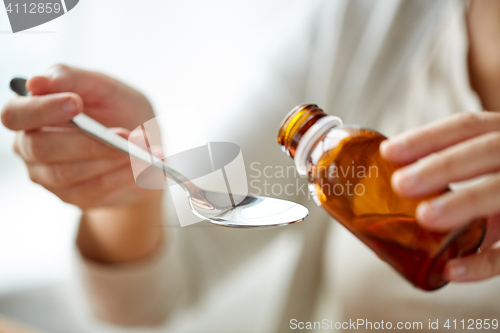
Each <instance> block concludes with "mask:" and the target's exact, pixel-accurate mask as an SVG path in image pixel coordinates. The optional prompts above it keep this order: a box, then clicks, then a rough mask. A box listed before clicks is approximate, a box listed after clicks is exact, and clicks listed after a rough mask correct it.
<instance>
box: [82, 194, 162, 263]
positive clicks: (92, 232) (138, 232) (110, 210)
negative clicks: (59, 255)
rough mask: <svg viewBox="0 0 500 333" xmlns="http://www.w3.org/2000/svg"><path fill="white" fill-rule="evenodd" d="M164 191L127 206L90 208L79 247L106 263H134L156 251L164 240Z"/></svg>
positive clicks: (85, 217) (84, 253) (85, 216)
mask: <svg viewBox="0 0 500 333" xmlns="http://www.w3.org/2000/svg"><path fill="white" fill-rule="evenodd" d="M162 219H163V213H162V191H154V192H153V193H151V195H148V198H147V199H145V200H142V201H140V202H134V203H129V204H127V205H119V206H109V207H99V208H92V209H87V210H85V211H84V212H83V214H82V219H81V223H80V228H79V231H78V236H77V246H78V248H79V250H80V251H81V253H82V255H83V256H85V257H86V258H88V259H90V260H93V261H96V262H102V263H107V264H117V263H126V262H133V261H138V260H142V259H145V258H147V257H149V256H151V255H152V254H154V253H155V252H156V250H157V249H158V248H159V247H160V244H161V243H162V242H163V234H164V229H163V227H162Z"/></svg>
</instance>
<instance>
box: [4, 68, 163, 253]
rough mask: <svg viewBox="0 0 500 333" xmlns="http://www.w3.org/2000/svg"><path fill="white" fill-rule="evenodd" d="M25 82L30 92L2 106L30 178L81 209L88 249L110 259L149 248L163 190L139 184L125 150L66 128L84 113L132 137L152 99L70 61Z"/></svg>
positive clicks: (146, 116)
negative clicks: (14, 134)
mask: <svg viewBox="0 0 500 333" xmlns="http://www.w3.org/2000/svg"><path fill="white" fill-rule="evenodd" d="M27 88H28V90H29V91H31V93H32V95H31V96H27V97H20V96H17V97H14V98H13V99H11V100H10V101H9V102H7V103H6V104H5V105H4V107H3V110H2V122H3V124H4V125H5V126H6V127H8V128H9V129H11V130H14V131H16V140H15V143H14V150H15V151H16V153H17V154H18V155H20V156H21V158H22V159H23V160H24V162H25V163H26V165H27V168H28V171H29V175H30V178H31V179H32V180H33V181H34V182H36V183H38V184H40V185H42V186H43V187H45V188H46V189H48V190H49V191H51V192H53V193H54V194H55V195H57V196H58V197H59V198H60V199H61V200H63V201H65V202H67V203H71V204H74V205H76V206H78V207H80V208H81V209H82V210H83V212H84V216H83V217H84V218H83V222H84V223H83V224H82V228H81V232H80V236H82V235H83V236H82V237H83V238H82V237H81V238H80V239H79V244H80V245H81V248H82V249H83V251H84V252H86V254H87V255H88V256H89V257H91V258H92V259H95V260H99V261H104V262H120V261H127V260H133V259H136V258H138V257H141V256H143V255H144V254H145V253H148V251H151V249H152V248H153V247H154V246H155V245H156V244H157V243H158V237H159V234H160V232H158V228H151V227H149V225H151V224H152V225H160V224H161V216H160V215H161V214H160V206H161V204H160V202H161V200H160V199H161V191H153V190H145V189H142V188H140V187H138V186H137V185H136V184H135V181H134V177H133V174H132V170H131V165H130V158H129V157H128V156H127V155H126V154H123V153H122V152H119V151H116V150H114V149H113V148H110V147H108V146H106V145H104V144H102V143H100V142H98V141H96V140H94V139H92V138H90V137H88V136H86V135H84V134H82V133H79V132H77V131H76V130H75V129H73V128H71V127H68V126H67V122H68V121H69V120H70V119H71V118H73V117H74V116H75V115H77V114H78V113H80V112H84V113H85V114H87V115H89V116H90V117H92V118H94V119H95V120H97V121H99V122H101V123H102V124H104V125H106V126H108V127H114V131H115V132H116V133H118V134H120V135H122V136H123V137H128V135H129V133H130V131H131V130H133V129H134V128H136V127H137V126H139V125H141V124H142V123H144V122H145V121H147V120H149V119H151V118H153V117H154V113H153V109H152V108H151V105H150V103H149V102H148V100H147V99H146V98H145V97H144V96H143V95H142V94H141V93H139V92H138V91H136V90H134V89H132V88H130V87H129V86H127V85H125V84H123V83H121V82H119V81H117V80H114V79H112V78H110V77H108V76H105V75H103V74H100V73H96V72H89V71H84V70H80V69H77V68H72V67H68V66H64V65H56V66H53V67H51V68H49V70H48V71H47V72H46V73H45V74H44V75H43V76H36V77H33V78H31V79H30V80H29V81H28V82H27ZM153 229H155V231H153ZM153 232H154V234H153Z"/></svg>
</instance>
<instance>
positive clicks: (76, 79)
mask: <svg viewBox="0 0 500 333" xmlns="http://www.w3.org/2000/svg"><path fill="white" fill-rule="evenodd" d="M119 85H120V83H119V82H118V81H117V80H115V79H112V78H110V77H109V76H106V75H104V74H101V73H97V72H92V71H86V70H82V69H79V68H75V67H70V66H66V65H54V66H52V67H49V68H48V69H47V70H46V71H45V73H44V74H43V75H41V76H35V77H32V78H31V79H29V80H28V82H27V83H26V87H27V88H28V90H29V91H31V93H32V94H33V95H46V94H53V93H59V92H74V93H76V94H78V95H80V96H81V97H82V98H83V100H84V101H85V102H90V103H92V102H102V101H103V99H108V98H110V97H113V95H114V93H115V92H116V91H117V90H118V89H117V88H118V87H119Z"/></svg>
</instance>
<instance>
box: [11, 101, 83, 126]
mask: <svg viewBox="0 0 500 333" xmlns="http://www.w3.org/2000/svg"><path fill="white" fill-rule="evenodd" d="M82 111H83V101H82V99H81V98H80V96H78V95H77V94H74V93H59V94H53V95H47V96H29V97H16V98H13V99H11V100H10V101H9V102H7V104H5V106H4V107H3V109H2V123H3V124H4V125H5V127H7V128H9V129H11V130H15V131H17V130H32V129H35V128H39V127H42V126H49V125H56V124H60V123H64V122H67V121H69V120H70V119H71V118H73V117H74V116H76V115H77V114H78V113H80V112H82Z"/></svg>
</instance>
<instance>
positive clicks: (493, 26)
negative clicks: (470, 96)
mask: <svg viewBox="0 0 500 333" xmlns="http://www.w3.org/2000/svg"><path fill="white" fill-rule="evenodd" d="M467 23H468V31H469V44H470V45H469V72H470V77H471V84H472V87H473V88H474V89H475V90H476V92H477V93H478V95H479V97H480V98H481V101H482V104H483V107H484V108H485V109H486V110H489V111H499V110H500V1H497V0H472V1H471V4H470V9H469V13H468V17H467Z"/></svg>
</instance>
